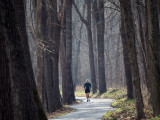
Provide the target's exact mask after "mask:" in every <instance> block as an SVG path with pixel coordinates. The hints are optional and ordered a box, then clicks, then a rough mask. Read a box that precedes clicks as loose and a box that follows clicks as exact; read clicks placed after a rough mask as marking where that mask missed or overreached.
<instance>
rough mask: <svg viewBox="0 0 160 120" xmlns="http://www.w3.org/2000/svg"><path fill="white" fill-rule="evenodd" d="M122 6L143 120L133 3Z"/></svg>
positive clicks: (121, 0)
mask: <svg viewBox="0 0 160 120" xmlns="http://www.w3.org/2000/svg"><path fill="white" fill-rule="evenodd" d="M120 6H121V15H122V19H123V20H124V24H125V28H124V29H125V33H126V40H127V47H128V51H129V61H130V66H131V73H132V83H133V91H134V97H135V104H136V111H137V119H142V118H144V111H143V108H144V105H143V100H142V94H141V87H140V77H139V70H138V64H137V55H136V47H135V30H134V25H133V18H132V10H131V1H130V0H128V1H127V2H126V1H124V0H120Z"/></svg>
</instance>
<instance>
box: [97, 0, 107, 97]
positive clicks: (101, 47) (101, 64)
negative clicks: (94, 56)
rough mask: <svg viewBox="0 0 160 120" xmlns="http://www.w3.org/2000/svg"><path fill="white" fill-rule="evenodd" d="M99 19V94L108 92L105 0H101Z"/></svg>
mask: <svg viewBox="0 0 160 120" xmlns="http://www.w3.org/2000/svg"><path fill="white" fill-rule="evenodd" d="M98 8H99V11H98V13H97V14H98V15H99V19H98V20H97V41H98V73H99V93H100V94H102V93H104V92H106V77H105V61H104V31H105V18H104V0H99V7H98Z"/></svg>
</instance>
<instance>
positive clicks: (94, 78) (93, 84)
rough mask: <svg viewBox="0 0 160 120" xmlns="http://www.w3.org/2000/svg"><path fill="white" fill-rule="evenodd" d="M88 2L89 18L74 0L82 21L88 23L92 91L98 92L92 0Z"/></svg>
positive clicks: (87, 0)
mask: <svg viewBox="0 0 160 120" xmlns="http://www.w3.org/2000/svg"><path fill="white" fill-rule="evenodd" d="M86 4H87V20H86V19H84V18H83V16H82V15H81V13H80V11H79V10H78V8H77V6H76V4H75V3H74V1H73V5H74V7H75V10H76V12H77V13H78V15H79V17H80V19H81V21H82V22H83V23H84V24H85V25H86V28H87V35H88V46H89V64H90V74H91V83H92V92H93V93H96V91H97V85H96V75H95V65H94V54H93V43H92V29H91V0H86Z"/></svg>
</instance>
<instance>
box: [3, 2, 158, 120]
mask: <svg viewBox="0 0 160 120" xmlns="http://www.w3.org/2000/svg"><path fill="white" fill-rule="evenodd" d="M86 79H89V80H90V82H91V84H92V89H91V91H92V94H95V93H97V92H98V94H99V95H102V94H104V93H105V92H107V91H108V89H109V88H113V89H123V90H125V91H126V93H127V94H126V97H127V100H134V105H135V110H136V117H135V119H137V120H140V119H145V118H146V115H145V110H144V108H145V107H146V104H147V106H150V108H151V109H152V112H153V116H154V117H155V116H159V115H160V0H0V120H47V119H48V118H47V114H48V113H52V112H55V111H57V110H59V109H61V108H62V107H63V106H64V105H71V104H74V103H76V96H75V91H76V90H77V87H82V88H83V85H84V83H85V80H86ZM159 119H160V118H159Z"/></svg>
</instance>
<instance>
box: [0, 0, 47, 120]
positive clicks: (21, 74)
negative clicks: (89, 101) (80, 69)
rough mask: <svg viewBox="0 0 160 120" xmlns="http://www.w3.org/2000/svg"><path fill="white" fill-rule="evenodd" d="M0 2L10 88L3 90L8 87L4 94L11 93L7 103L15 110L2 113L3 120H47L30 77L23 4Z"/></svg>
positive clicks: (2, 33) (32, 78)
mask: <svg viewBox="0 0 160 120" xmlns="http://www.w3.org/2000/svg"><path fill="white" fill-rule="evenodd" d="M1 3H2V4H0V5H1V7H0V17H1V18H2V19H1V20H2V21H1V22H0V26H1V28H2V29H1V31H0V34H1V35H2V37H1V38H4V39H3V41H5V42H6V43H7V44H6V45H7V46H6V48H7V54H6V57H5V58H7V59H8V60H9V61H8V65H9V68H8V71H9V75H8V77H9V80H10V84H9V83H8V85H10V86H6V87H7V88H8V87H9V88H8V90H10V92H11V93H8V94H6V95H10V94H11V99H9V101H10V102H11V103H12V107H11V111H12V110H14V111H12V113H10V115H11V116H8V115H9V114H8V113H7V112H5V113H7V114H5V113H3V117H4V120H5V119H6V118H5V116H6V115H7V116H8V117H7V118H9V117H10V118H9V119H11V120H14V119H15V120H22V119H23V120H32V119H35V120H47V118H46V116H45V113H44V111H43V109H42V106H41V103H40V101H39V97H38V93H37V90H36V86H35V81H34V76H33V70H32V65H31V58H30V53H29V46H28V40H27V39H28V38H27V34H26V27H25V25H26V24H25V12H24V2H23V1H8V0H7V1H2V2H1ZM2 5H3V6H2ZM1 40H2V39H1ZM6 67H7V66H6ZM4 69H5V68H4ZM1 98H3V97H1ZM4 98H5V97H4ZM10 102H8V104H10ZM1 107H4V106H0V110H2V109H1ZM0 114H1V113H0Z"/></svg>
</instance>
